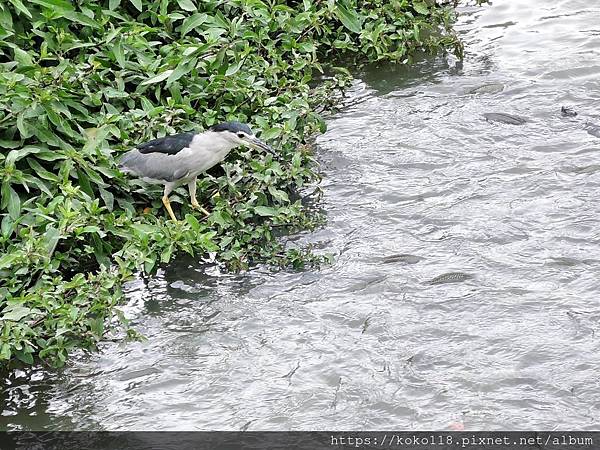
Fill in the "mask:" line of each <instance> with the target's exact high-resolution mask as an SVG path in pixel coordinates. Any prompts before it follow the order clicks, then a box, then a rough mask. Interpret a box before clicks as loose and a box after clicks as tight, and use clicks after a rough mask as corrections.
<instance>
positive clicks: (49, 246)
mask: <svg viewBox="0 0 600 450" xmlns="http://www.w3.org/2000/svg"><path fill="white" fill-rule="evenodd" d="M61 237H62V236H61V235H60V231H58V230H57V229H56V228H54V227H48V228H47V229H46V232H45V233H44V239H43V242H44V247H45V249H46V253H47V254H48V256H51V255H52V254H53V253H54V250H55V249H56V245H57V244H58V241H59V240H60V238H61Z"/></svg>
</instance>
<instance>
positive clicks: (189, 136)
mask: <svg viewBox="0 0 600 450" xmlns="http://www.w3.org/2000/svg"><path fill="white" fill-rule="evenodd" d="M193 139H194V133H180V134H174V135H172V136H165V137H161V138H158V139H153V140H151V141H149V142H144V143H143V144H139V145H138V146H137V147H136V148H137V149H138V151H139V152H140V153H142V154H146V153H166V154H167V155H175V154H177V153H179V152H180V151H181V150H182V149H184V148H187V147H189V146H190V143H191V142H192V140H193Z"/></svg>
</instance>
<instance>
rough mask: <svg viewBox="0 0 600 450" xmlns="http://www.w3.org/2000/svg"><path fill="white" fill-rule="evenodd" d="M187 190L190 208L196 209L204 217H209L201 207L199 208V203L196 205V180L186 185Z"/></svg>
mask: <svg viewBox="0 0 600 450" xmlns="http://www.w3.org/2000/svg"><path fill="white" fill-rule="evenodd" d="M188 190H189V191H190V200H191V203H192V208H196V209H198V210H199V211H200V212H202V214H204V215H205V216H210V213H209V212H208V211H207V210H206V209H204V208H203V207H202V206H200V203H198V200H197V199H196V178H194V179H193V180H192V181H190V182H189V183H188Z"/></svg>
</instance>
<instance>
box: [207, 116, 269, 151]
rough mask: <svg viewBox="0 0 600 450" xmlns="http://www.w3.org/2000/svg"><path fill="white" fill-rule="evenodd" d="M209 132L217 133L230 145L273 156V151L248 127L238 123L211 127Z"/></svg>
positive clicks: (226, 123) (225, 123)
mask: <svg viewBox="0 0 600 450" xmlns="http://www.w3.org/2000/svg"><path fill="white" fill-rule="evenodd" d="M211 131H213V132H215V133H219V135H221V136H222V137H223V138H225V139H227V140H228V141H230V142H231V143H232V144H235V146H236V147H237V146H238V145H245V146H247V147H250V148H254V149H257V150H264V151H266V152H269V153H272V154H273V155H275V151H274V150H273V149H272V148H271V147H270V146H269V145H267V144H266V143H264V142H263V141H261V140H260V139H258V138H257V137H256V136H254V133H253V132H252V130H251V129H250V127H249V126H248V125H246V124H245V123H240V122H224V123H220V124H218V125H214V126H213V127H211Z"/></svg>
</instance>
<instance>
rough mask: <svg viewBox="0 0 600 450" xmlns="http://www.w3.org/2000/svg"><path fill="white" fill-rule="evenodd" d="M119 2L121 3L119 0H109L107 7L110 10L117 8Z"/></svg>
mask: <svg viewBox="0 0 600 450" xmlns="http://www.w3.org/2000/svg"><path fill="white" fill-rule="evenodd" d="M120 4H121V0H109V2H108V9H110V10H111V11H114V10H115V9H117V8H118V6H119V5H120Z"/></svg>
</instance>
